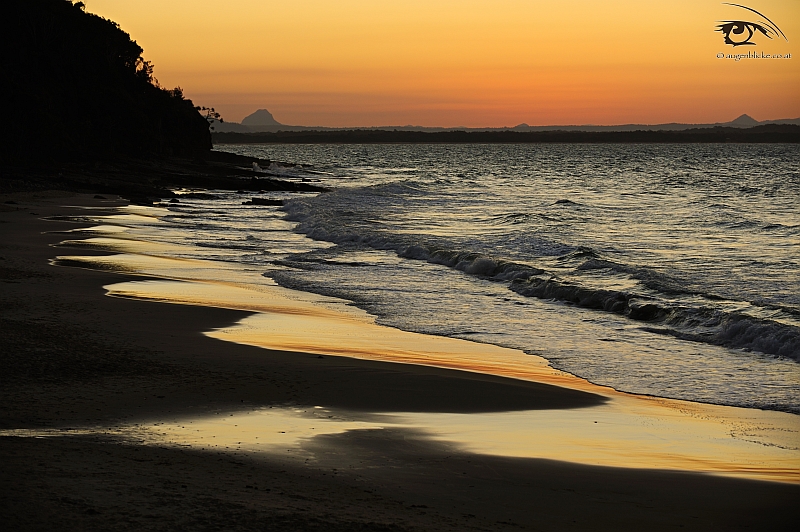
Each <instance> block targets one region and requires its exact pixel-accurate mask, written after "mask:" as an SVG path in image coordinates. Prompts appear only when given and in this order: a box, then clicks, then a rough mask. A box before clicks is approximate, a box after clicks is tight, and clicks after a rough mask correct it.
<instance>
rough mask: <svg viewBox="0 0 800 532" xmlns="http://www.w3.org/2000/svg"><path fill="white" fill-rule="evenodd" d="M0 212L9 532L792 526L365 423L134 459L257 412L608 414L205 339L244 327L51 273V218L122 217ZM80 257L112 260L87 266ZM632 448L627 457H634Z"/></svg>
mask: <svg viewBox="0 0 800 532" xmlns="http://www.w3.org/2000/svg"><path fill="white" fill-rule="evenodd" d="M2 200H3V202H8V201H13V202H15V203H3V204H2V205H3V212H2V213H0V218H2V222H3V223H2V224H0V230H2V233H3V238H2V245H3V249H2V256H3V261H2V275H3V295H2V298H3V305H2V308H3V329H4V334H3V340H2V341H3V342H4V344H5V345H4V346H3V352H4V353H5V355H4V359H3V365H4V369H3V372H2V373H3V379H4V383H3V387H2V393H3V404H4V405H5V408H4V413H3V420H2V428H3V429H5V433H6V435H4V436H3V437H2V439H0V445H2V448H3V451H2V454H3V463H4V467H3V473H2V479H3V480H2V501H3V502H2V504H3V510H2V516H3V520H4V521H5V522H6V523H8V524H9V525H10V526H11V527H13V528H16V529H31V530H33V529H42V528H54V527H55V528H85V529H101V528H102V529H106V528H121V529H126V528H127V529H141V528H148V529H174V528H179V527H190V528H203V527H206V528H210V529H211V528H214V529H216V528H227V529H236V530H238V529H242V530H245V529H250V528H263V529H267V530H270V529H274V530H316V529H325V530H339V529H341V530H406V529H409V530H415V529H419V530H451V529H452V530H456V529H458V530H462V529H475V530H503V529H508V530H515V529H532V530H535V529H551V530H560V529H577V530H580V529H587V528H592V529H641V528H648V529H654V530H661V529H672V528H675V527H680V526H683V527H686V528H689V529H698V530H699V529H703V530H709V529H718V530H731V529H753V528H758V529H782V528H788V527H789V526H790V523H791V520H792V517H793V512H792V511H791V508H792V501H794V500H796V497H797V495H798V489H800V488H798V485H797V481H796V480H795V481H794V482H792V481H791V480H790V481H784V482H767V481H762V480H756V479H754V478H750V479H748V478H742V477H741V475H739V478H735V477H734V476H720V475H711V474H706V473H700V472H697V471H691V470H685V471H681V470H658V469H647V468H622V467H608V466H592V465H586V464H580V463H571V462H569V461H563V460H549V459H537V458H519V457H512V456H499V455H492V454H489V453H486V454H483V453H476V452H469V451H466V450H464V448H463V446H458V445H455V444H453V443H449V442H448V441H446V440H442V439H437V438H432V437H431V436H430V434H425V433H420V432H419V431H417V430H414V429H413V428H407V427H403V426H400V425H392V424H390V423H386V421H385V419H383V420H381V419H378V420H377V422H378V423H379V424H380V423H383V428H381V429H378V428H371V429H370V428H362V430H358V429H356V430H344V431H333V432H332V433H329V434H324V435H321V436H317V437H315V438H306V439H302V441H300V442H299V443H298V444H297V445H294V446H290V448H295V449H298V451H297V453H294V454H293V453H287V454H286V455H283V456H281V455H280V454H278V453H275V452H272V453H259V452H252V451H251V450H249V449H247V448H243V447H239V448H229V449H226V448H225V446H210V445H206V446H198V445H192V444H190V443H186V444H180V443H179V444H175V443H174V442H172V443H170V442H168V441H165V440H164V441H157V440H156V439H153V438H151V439H150V441H147V442H146V441H145V440H146V439H147V438H146V437H142V435H143V434H144V433H145V432H146V431H145V430H144V425H146V424H150V425H155V424H164V423H167V424H168V423H169V422H171V421H173V420H180V419H188V418H191V419H201V418H203V417H204V416H206V417H207V416H214V415H216V416H221V415H231V414H232V413H234V412H244V411H262V410H263V409H264V408H267V409H269V408H270V407H273V408H283V409H287V408H289V409H295V410H297V409H303V408H309V409H310V408H313V407H314V406H323V407H324V408H326V409H330V410H331V411H333V412H339V411H348V412H355V413H356V414H354V415H352V416H351V420H355V421H357V422H358V423H367V422H369V421H370V419H369V415H368V414H376V413H383V414H385V413H392V412H412V413H413V412H417V413H420V414H436V413H449V414H453V415H457V414H474V413H487V412H489V413H491V412H514V411H530V410H536V409H546V410H548V411H553V410H563V411H564V412H577V411H591V409H592V408H598V407H602V405H603V404H605V403H606V402H607V401H609V399H608V397H604V396H602V395H598V394H596V393H591V392H588V391H586V389H577V388H578V387H576V388H572V389H570V388H566V387H564V386H555V385H552V384H546V383H540V382H539V383H537V382H531V381H526V380H519V379H510V378H505V377H501V376H497V375H488V374H484V373H480V372H475V371H457V370H452V369H446V368H439V367H430V366H425V365H420V364H398V363H392V362H382V361H376V360H364V359H357V358H353V357H349V356H331V355H330V354H325V355H322V354H319V353H316V352H315V353H298V352H290V351H276V350H270V349H265V348H263V347H256V346H253V345H245V344H243V343H234V342H227V341H222V340H219V339H216V338H212V337H209V336H208V335H204V334H203V333H206V332H208V331H211V330H220V329H224V328H225V327H231V326H233V325H235V324H236V323H237V322H239V321H240V320H242V319H244V318H246V317H248V316H253V315H255V314H254V313H253V312H252V311H251V312H245V311H241V310H232V309H230V308H214V307H208V306H199V305H196V304H194V305H182V304H172V303H165V302H153V301H142V300H134V299H131V298H120V297H107V296H106V295H105V294H106V290H104V288H103V287H104V286H108V285H115V284H118V283H121V282H129V281H142V280H143V278H142V276H141V275H126V274H124V273H120V272H118V271H116V272H103V271H97V270H96V269H93V270H90V269H83V268H76V267H63V266H53V265H50V263H49V262H48V261H50V260H51V259H54V258H55V257H56V256H63V255H69V254H72V253H73V251H75V250H67V249H63V248H54V247H52V245H54V244H58V243H59V242H61V241H63V240H65V235H64V234H63V233H61V234H59V233H57V232H55V231H66V230H71V229H75V228H76V227H79V226H80V223H78V222H68V221H53V220H52V218H53V217H59V216H61V217H69V216H76V215H79V214H80V213H81V209H80V208H78V207H81V206H84V207H85V206H89V207H96V208H100V209H101V210H95V211H93V212H94V214H102V213H103V212H104V211H103V210H102V209H108V213H109V214H111V212H112V209H113V208H115V207H118V206H121V205H123V204H124V202H122V201H118V200H115V199H98V198H94V197H93V196H92V195H84V196H81V195H73V194H70V193H58V192H49V193H37V194H33V193H24V194H22V193H20V194H15V195H8V196H5V197H3V198H2ZM45 218H51V220H46V219H45ZM76 254H79V255H81V256H92V255H97V256H102V255H104V254H107V253H104V252H102V251H92V250H89V249H86V248H85V247H84V248H81V249H80V250H79V251H77V252H76ZM755 412H758V411H755ZM767 414H769V413H767ZM782 415H786V416H791V415H790V414H782ZM121 427H127V428H126V429H125V430H122V429H121ZM131 427H135V430H134V429H133V428H131ZM148 430H149V429H148ZM8 431H17V433H16V435H8V434H7V433H8ZM26 431H27V432H26ZM174 440H176V441H178V442H180V439H179V438H177V437H176V438H174ZM153 442H155V443H153ZM630 445H631V449H630V451H631V452H632V451H634V450H635V446H636V445H637V442H636V441H632V442H630ZM627 451H628V450H626V449H622V452H623V453H625V452H627ZM284 452H285V451H284ZM298 453H299V454H298ZM287 455H290V456H288V457H287ZM295 455H297V456H299V458H298V457H297V456H295ZM309 456H311V457H313V459H311V460H308V459H307V458H303V457H309ZM701 469H702V468H701ZM792 476H794V478H795V479H796V471H795V472H794V473H793V472H791V471H790V472H789V475H788V477H789V478H790V479H791V477H792Z"/></svg>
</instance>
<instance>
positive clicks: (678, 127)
mask: <svg viewBox="0 0 800 532" xmlns="http://www.w3.org/2000/svg"><path fill="white" fill-rule="evenodd" d="M768 124H796V125H800V118H786V119H782V120H763V121H758V120H756V119H754V118H752V117H751V116H749V115H746V114H743V115H741V116H739V117H738V118H736V119H735V120H731V121H730V122H715V123H713V124H683V123H677V122H672V123H668V124H621V125H616V126H596V125H591V124H585V125H560V126H529V125H528V124H519V125H517V126H514V127H497V128H491V127H483V128H469V127H425V126H411V125H406V126H370V127H322V126H290V125H286V124H281V123H280V122H278V121H277V120H275V118H274V117H273V116H272V113H270V112H269V111H267V110H266V109H259V110H258V111H256V112H254V113H253V114H251V115H249V116H247V117H245V118H244V119H243V120H242V123H241V124H239V123H237V122H218V121H215V122H213V123H212V124H211V129H212V131H213V132H214V133H274V132H277V131H345V130H350V131H353V130H367V131H422V132H428V133H436V132H443V131H522V132H524V131H684V130H687V129H702V128H711V127H737V128H748V127H753V126H763V125H768Z"/></svg>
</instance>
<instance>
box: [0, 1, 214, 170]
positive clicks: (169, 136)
mask: <svg viewBox="0 0 800 532" xmlns="http://www.w3.org/2000/svg"><path fill="white" fill-rule="evenodd" d="M84 9H85V8H84V5H83V3H81V2H76V3H74V4H73V3H72V2H71V1H69V0H23V1H17V2H10V3H9V4H7V5H6V4H4V6H3V10H2V11H3V17H4V20H5V21H6V24H4V27H3V31H2V32H0V49H2V54H0V68H1V69H2V72H3V83H2V87H3V88H2V90H3V101H4V102H5V104H6V105H5V108H4V122H5V129H6V135H5V136H6V138H7V139H8V140H7V141H6V143H5V144H4V147H3V152H2V158H3V159H4V160H34V159H39V160H54V159H59V160H63V159H72V160H78V159H82V160H85V159H90V160H91V159H93V158H96V157H99V156H110V155H114V154H124V155H127V156H136V157H143V156H148V155H151V154H162V155H178V154H193V153H199V152H203V151H208V150H209V149H210V148H211V135H210V132H209V129H208V122H207V121H206V120H205V119H204V118H203V117H202V116H201V115H200V113H198V112H197V110H196V109H195V107H194V105H193V104H192V102H191V100H187V99H185V98H184V97H183V92H182V91H181V90H180V88H175V89H172V90H167V89H164V88H162V87H160V86H159V85H158V82H157V81H156V79H155V77H153V66H152V65H151V64H150V63H149V62H148V61H146V60H145V59H144V58H143V57H142V48H141V47H140V46H139V45H138V44H137V43H136V41H134V40H132V39H131V37H130V35H128V34H127V33H125V32H124V31H123V30H122V29H120V27H119V25H118V24H117V23H115V22H112V21H110V20H106V19H104V18H102V17H99V16H97V15H93V14H90V13H87V12H85V11H84Z"/></svg>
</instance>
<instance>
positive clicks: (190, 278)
mask: <svg viewBox="0 0 800 532" xmlns="http://www.w3.org/2000/svg"><path fill="white" fill-rule="evenodd" d="M95 231H100V229H97V228H95ZM92 243H93V244H94V245H98V246H100V245H102V246H105V248H106V249H109V250H117V251H127V252H128V254H123V255H111V256H107V257H98V258H93V257H59V259H58V260H59V261H65V260H67V261H69V263H70V264H79V263H83V264H85V265H86V266H88V267H100V268H109V267H111V268H116V269H119V270H122V271H136V272H137V273H139V274H140V275H153V274H158V275H160V276H165V277H171V278H179V279H182V280H181V281H168V280H142V281H129V282H124V283H116V284H112V285H107V286H106V287H105V288H106V290H107V291H108V294H109V295H111V296H116V297H125V298H134V299H142V300H145V301H155V302H168V303H181V304H189V305H201V306H211V307H221V308H230V309H240V310H247V311H251V312H254V314H252V315H250V316H248V317H245V318H243V319H241V320H240V321H239V322H238V323H236V324H235V325H233V326H230V327H225V328H221V329H217V330H214V331H207V332H205V334H206V335H207V336H210V337H212V338H217V339H220V340H225V341H229V342H236V343H241V344H246V345H255V346H259V347H263V348H266V349H270V350H280V351H298V352H305V353H319V354H321V355H339V356H346V357H355V358H361V359H365V360H380V361H389V362H396V363H404V364H415V365H423V366H434V367H440V368H451V369H459V370H466V371H470V372H476V373H485V374H489V375H496V376H503V377H512V378H515V379H523V380H526V381H532V382H536V383H543V384H544V383H546V384H550V385H554V386H559V387H565V388H569V389H574V390H581V391H584V392H589V393H592V394H597V395H599V396H601V397H603V398H604V401H603V402H602V403H597V404H594V405H593V406H590V404H591V403H586V404H584V405H576V406H577V408H572V409H566V410H564V409H561V408H556V409H555V410H548V409H544V410H526V409H525V407H524V406H519V407H516V408H514V409H513V410H516V411H509V412H492V413H482V414H479V413H449V414H448V413H436V412H418V413H410V412H405V413H404V412H402V411H401V412H394V413H386V412H382V411H381V410H379V409H378V410H372V411H371V409H369V407H366V408H364V410H362V411H361V412H354V411H348V410H341V409H330V408H328V405H321V406H319V405H318V406H317V407H315V408H311V407H307V408H305V409H304V408H302V407H300V408H299V409H298V408H277V409H276V408H270V409H265V410H256V411H247V410H245V411H234V412H226V413H224V414H218V415H214V416H210V417H204V418H190V419H178V420H175V421H172V420H167V419H161V420H156V421H155V423H156V424H155V425H153V421H151V422H147V423H145V424H143V425H141V427H140V428H141V433H140V434H139V436H140V437H142V438H143V439H144V440H145V441H152V442H162V443H172V444H178V445H191V446H200V447H209V446H210V448H215V449H217V448H219V449H222V448H226V449H231V450H235V451H247V452H266V453H275V452H277V451H278V450H281V451H282V452H285V451H286V450H287V449H289V450H291V449H296V450H297V452H300V453H301V454H300V456H303V457H306V454H303V452H302V451H301V450H302V448H303V446H304V442H306V441H309V439H310V438H313V437H315V436H317V435H320V434H328V435H335V434H341V433H344V432H347V431H352V430H382V429H384V428H392V429H398V430H406V429H410V430H413V431H414V433H415V434H418V435H420V436H418V437H421V438H423V439H429V440H431V441H441V442H445V443H447V444H448V445H453V446H454V448H457V449H463V450H466V451H469V452H473V453H479V454H488V455H499V456H508V457H519V458H546V459H551V460H561V461H567V462H576V463H581V464H587V465H603V466H612V467H629V468H651V469H666V470H683V471H697V472H709V473H717V474H723V475H733V476H741V477H746V478H760V479H769V480H779V481H784V482H792V483H800V450H799V449H798V448H797V438H798V432H800V424H798V422H797V417H796V416H794V415H791V414H784V413H780V412H764V411H754V410H747V409H740V408H731V407H722V406H714V405H700V404H696V403H687V402H684V401H674V400H668V399H659V398H652V397H646V396H635V395H629V394H624V393H620V392H617V391H615V390H613V389H611V388H607V387H601V386H596V385H593V384H591V383H589V382H587V381H585V380H583V379H578V378H576V377H574V376H572V375H569V374H566V373H563V372H559V371H556V370H554V369H553V368H551V367H550V366H549V365H548V364H547V362H546V361H545V360H543V359H541V358H540V357H536V356H533V355H526V354H525V353H523V352H521V351H517V350H513V349H506V348H501V347H497V346H493V345H488V344H480V343H474V342H467V341H464V340H457V339H451V338H442V337H435V336H426V335H420V334H415V333H408V332H403V331H399V330H396V329H391V328H388V327H383V326H379V325H376V324H374V323H373V321H372V319H371V318H370V317H369V316H368V315H366V314H365V313H363V312H362V311H359V310H354V309H352V307H346V306H344V305H342V302H337V301H336V300H335V299H332V298H325V297H321V296H314V295H311V294H299V293H296V292H291V291H288V290H285V289H283V288H280V287H277V286H274V285H269V284H266V285H265V284H264V279H263V277H261V276H258V275H252V274H251V273H248V272H247V271H246V270H243V269H237V268H234V267H231V266H228V267H223V269H222V270H220V267H221V266H220V265H219V264H215V263H212V262H206V261H202V260H192V261H171V260H170V259H166V258H162V257H160V256H159V255H160V253H159V251H160V252H161V253H164V252H165V250H167V249H169V250H170V251H171V252H172V253H175V251H176V250H175V249H174V248H172V249H170V248H169V247H165V246H163V245H156V246H152V247H151V248H149V249H148V245H147V244H146V243H145V242H143V241H130V240H117V239H114V238H99V237H94V238H92V239H89V240H88V242H87V244H92ZM134 249H135V250H136V253H132V252H133V251H134ZM109 265H112V266H109ZM222 272H224V275H225V277H226V278H227V279H230V280H231V281H228V282H219V281H214V280H213V278H214V277H215V276H218V275H219V274H220V273H222ZM198 281H199V282H198ZM312 406H313V405H312ZM151 426H152V428H149V427H151ZM281 427H283V429H286V428H287V427H291V429H290V430H283V429H281Z"/></svg>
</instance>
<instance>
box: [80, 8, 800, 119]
mask: <svg viewBox="0 0 800 532" xmlns="http://www.w3.org/2000/svg"><path fill="white" fill-rule="evenodd" d="M744 5H747V6H749V7H752V8H753V9H756V10H758V11H759V12H761V13H763V14H765V15H766V16H768V17H769V19H770V20H771V21H774V23H775V24H777V25H778V26H779V27H780V29H781V30H782V31H783V32H784V33H785V35H786V39H784V38H781V37H779V36H776V37H775V38H772V39H768V38H766V37H763V36H760V35H756V37H754V39H753V40H754V42H755V43H756V45H755V46H736V47H733V46H731V45H728V44H725V43H724V37H723V35H722V34H721V33H720V32H718V31H714V30H715V27H716V25H718V24H719V22H720V21H723V20H745V21H749V22H756V19H758V18H759V17H758V16H757V15H755V14H753V13H750V12H748V11H746V10H744V9H742V8H738V7H735V6H731V5H726V4H723V3H722V2H720V1H719V0H701V1H696V0H694V1H689V0H678V1H669V2H666V1H665V2H641V1H636V0H612V1H607V2H592V1H588V0H565V1H562V2H558V3H551V2H541V1H532V0H527V1H523V0H493V1H490V0H460V1H459V0H427V1H419V0H409V1H404V2H391V3H390V2H376V1H374V0H373V1H367V0H340V1H338V2H332V1H326V0H294V1H291V2H290V1H285V0H275V1H259V0H231V1H229V2H226V3H224V4H223V3H219V2H212V1H209V0H192V1H189V0H170V1H169V2H163V1H155V0H137V1H136V2H130V1H126V0H87V1H86V8H87V11H89V12H92V13H96V14H98V15H100V16H103V17H105V18H108V19H111V20H113V21H115V22H117V23H119V25H120V27H121V28H122V29H123V30H125V31H126V32H128V33H130V34H131V36H132V38H133V39H135V40H136V41H137V42H138V43H139V45H140V46H142V47H143V48H144V54H143V55H144V57H145V59H147V60H149V61H151V62H152V63H153V64H154V65H155V75H156V77H157V78H158V79H159V81H160V82H161V84H162V85H164V86H165V87H174V86H181V87H182V88H183V89H184V93H185V94H186V96H187V97H189V98H192V99H193V100H194V102H195V104H196V105H204V106H209V107H215V108H216V109H217V110H218V111H220V112H221V113H222V116H223V117H224V118H225V119H226V120H228V121H240V120H241V119H242V118H243V117H244V116H246V115H248V114H250V113H252V112H253V111H255V110H256V109H259V108H266V109H269V110H270V111H271V112H272V113H273V115H274V116H275V118H276V119H277V120H278V121H279V122H281V123H284V124H292V125H306V126H381V125H384V126H386V125H406V124H412V125H422V126H450V127H452V126H468V127H500V126H514V125H517V124H520V123H527V124H530V125H551V124H625V123H649V124H655V123H666V122H684V123H710V122H725V121H729V120H732V119H734V118H736V117H737V116H739V115H740V114H742V113H747V114H749V115H751V116H752V117H754V118H755V119H757V120H770V119H780V118H797V117H800V90H798V87H800V62H799V61H800V48H798V46H797V43H800V2H796V1H791V0H754V1H753V2H751V3H746V4H744ZM747 17H750V18H747ZM748 52H750V53H751V54H752V53H753V52H758V53H763V54H771V55H775V54H791V57H790V58H780V59H777V58H769V59H766V58H759V59H748V58H745V59H741V60H739V61H736V60H733V59H727V58H724V57H723V58H718V57H717V55H718V54H720V53H723V54H747V53H748Z"/></svg>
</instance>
